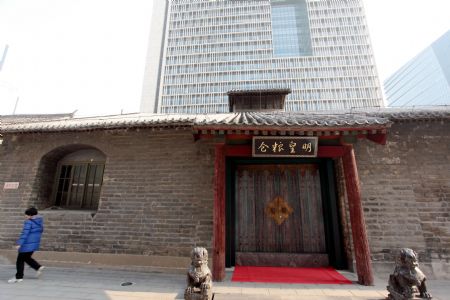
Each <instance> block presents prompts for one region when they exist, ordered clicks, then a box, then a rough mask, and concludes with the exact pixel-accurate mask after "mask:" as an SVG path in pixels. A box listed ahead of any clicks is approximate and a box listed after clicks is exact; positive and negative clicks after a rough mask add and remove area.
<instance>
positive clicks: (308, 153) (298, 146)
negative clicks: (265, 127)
mask: <svg viewBox="0 0 450 300" xmlns="http://www.w3.org/2000/svg"><path fill="white" fill-rule="evenodd" d="M317 140H318V139H317V137H253V149H252V150H253V151H252V153H253V156H254V157H257V156H260V157H316V156H317Z"/></svg>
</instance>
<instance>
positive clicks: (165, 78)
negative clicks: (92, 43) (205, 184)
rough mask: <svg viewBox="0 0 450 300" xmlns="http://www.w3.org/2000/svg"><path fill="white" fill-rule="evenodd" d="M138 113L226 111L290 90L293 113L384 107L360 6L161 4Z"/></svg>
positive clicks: (214, 0) (309, 1)
mask: <svg viewBox="0 0 450 300" xmlns="http://www.w3.org/2000/svg"><path fill="white" fill-rule="evenodd" d="M153 9H154V11H153V21H152V22H153V24H152V30H151V34H150V42H149V45H150V46H149V50H148V57H147V64H146V71H145V76H144V86H143V93H142V102H141V111H142V112H157V113H221V112H228V103H227V95H226V93H227V92H229V91H231V90H249V89H250V90H256V89H273V88H284V89H291V90H292V93H291V94H290V95H289V96H288V98H287V101H286V110H287V111H316V110H339V109H349V108H353V107H379V106H382V105H383V100H382V93H381V88H380V84H379V80H378V75H377V71H376V68H375V62H374V58H373V54H372V47H371V44H370V40H369V34H368V29H367V24H366V19H365V14H364V9H363V4H362V1H361V0H349V1H344V0H334V1H324V0H248V1H247V0H246V1H234V0H233V1H231V0H190V1H186V0H170V1H155V3H154V8H153Z"/></svg>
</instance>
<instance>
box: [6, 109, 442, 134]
mask: <svg viewBox="0 0 450 300" xmlns="http://www.w3.org/2000/svg"><path fill="white" fill-rule="evenodd" d="M436 119H448V120H450V107H444V108H439V109H436V108H433V109H420V110H419V109H415V110H408V109H389V108H383V109H371V110H370V109H366V110H362V109H360V110H353V111H342V112H333V113H331V112H241V113H224V114H198V115H189V114H185V115H181V114H180V115H176V114H166V115H162V114H143V113H141V114H127V115H114V116H98V117H85V118H67V119H59V120H45V121H42V120H38V121H33V122H27V123H13V124H11V123H10V124H2V125H0V132H2V133H8V132H57V131H83V130H97V129H119V128H133V127H134V128H137V127H166V126H170V127H185V126H187V127H196V128H200V129H201V128H217V127H226V128H238V127H239V128H244V129H245V128H246V127H271V126H272V127H282V128H285V129H286V127H295V128H297V129H298V128H305V129H307V130H311V129H314V128H316V127H317V128H330V129H340V128H352V127H355V128H356V127H357V128H362V127H371V126H372V127H373V126H377V127H380V126H384V127H388V126H390V124H391V123H392V122H397V121H402V120H436Z"/></svg>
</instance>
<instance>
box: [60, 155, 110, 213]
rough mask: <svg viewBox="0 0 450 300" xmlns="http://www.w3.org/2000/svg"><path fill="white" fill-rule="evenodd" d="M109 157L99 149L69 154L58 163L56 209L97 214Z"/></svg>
mask: <svg viewBox="0 0 450 300" xmlns="http://www.w3.org/2000/svg"><path fill="white" fill-rule="evenodd" d="M105 161H106V157H105V155H104V154H103V153H101V152H100V151H98V150H96V149H83V150H78V151H75V152H72V153H70V154H67V155H66V156H64V157H63V158H62V159H60V160H59V161H58V164H57V171H56V180H55V185H54V191H53V199H54V206H56V207H61V208H68V209H86V210H96V209H97V207H98V202H99V199H100V191H101V187H102V183H103V170H104V168H105Z"/></svg>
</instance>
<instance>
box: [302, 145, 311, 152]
mask: <svg viewBox="0 0 450 300" xmlns="http://www.w3.org/2000/svg"><path fill="white" fill-rule="evenodd" d="M302 149H303V150H305V152H311V151H312V144H311V143H304V144H303V146H302Z"/></svg>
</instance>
